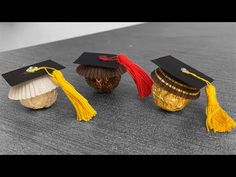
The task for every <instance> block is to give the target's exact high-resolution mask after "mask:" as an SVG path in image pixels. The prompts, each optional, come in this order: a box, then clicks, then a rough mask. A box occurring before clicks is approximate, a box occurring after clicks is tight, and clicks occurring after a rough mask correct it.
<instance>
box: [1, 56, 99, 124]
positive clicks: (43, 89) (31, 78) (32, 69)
mask: <svg viewBox="0 0 236 177" xmlns="http://www.w3.org/2000/svg"><path fill="white" fill-rule="evenodd" d="M64 68H65V67H64V66H62V65H60V64H59V63H56V62H54V61H52V60H46V61H42V62H39V63H35V64H32V65H29V66H25V67H22V68H19V69H16V70H14V71H10V72H8V73H5V74H2V76H3V78H4V79H5V80H6V81H7V83H8V84H9V85H10V90H9V94H8V97H9V99H12V100H19V101H20V103H21V104H22V105H23V106H25V107H28V108H32V109H42V108H48V107H50V106H51V105H52V104H53V103H54V102H55V101H56V99H57V91H56V88H57V87H58V86H59V87H61V88H62V89H63V91H64V92H65V94H66V96H67V97H68V98H69V100H70V101H71V102H72V104H73V106H74V108H75V109H76V112H77V118H78V120H85V121H87V120H90V119H91V117H93V116H95V115H96V111H95V110H94V109H93V108H92V107H91V106H90V105H89V103H88V101H87V100H86V99H85V98H84V97H83V96H82V95H80V94H79V93H78V92H77V91H76V90H75V89H74V87H73V86H72V85H71V84H70V83H69V82H68V81H66V80H65V78H64V77H63V74H62V73H61V72H60V71H59V70H61V69H64Z"/></svg>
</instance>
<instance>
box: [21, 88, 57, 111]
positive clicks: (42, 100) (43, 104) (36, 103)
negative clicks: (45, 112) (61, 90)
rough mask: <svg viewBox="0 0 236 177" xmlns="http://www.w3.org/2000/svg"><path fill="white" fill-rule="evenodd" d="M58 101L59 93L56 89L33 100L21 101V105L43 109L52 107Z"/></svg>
mask: <svg viewBox="0 0 236 177" xmlns="http://www.w3.org/2000/svg"><path fill="white" fill-rule="evenodd" d="M56 100H57V91H56V89H54V90H52V91H50V92H47V93H44V94H42V95H39V96H36V97H33V98H29V99H24V100H20V103H21V104H22V105H23V106H24V107H27V108H31V109H43V108H49V107H50V106H52V105H53V103H55V101H56Z"/></svg>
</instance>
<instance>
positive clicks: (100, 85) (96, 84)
mask: <svg viewBox="0 0 236 177" xmlns="http://www.w3.org/2000/svg"><path fill="white" fill-rule="evenodd" d="M85 79H86V82H87V83H88V85H89V86H91V87H92V88H94V89H96V90H97V91H98V92H99V93H109V92H111V91H112V90H114V89H115V88H116V87H117V86H118V85H119V82H120V79H121V76H115V77H111V78H102V79H95V78H93V79H90V78H85Z"/></svg>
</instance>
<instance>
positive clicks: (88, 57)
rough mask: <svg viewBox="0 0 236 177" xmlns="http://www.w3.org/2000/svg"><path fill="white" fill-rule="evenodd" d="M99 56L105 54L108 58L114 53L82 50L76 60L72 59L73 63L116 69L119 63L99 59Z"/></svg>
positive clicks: (113, 55)
mask: <svg viewBox="0 0 236 177" xmlns="http://www.w3.org/2000/svg"><path fill="white" fill-rule="evenodd" d="M100 56H106V57H109V58H110V57H115V56H116V55H115V54H105V53H91V52H84V53H83V54H82V55H81V56H80V57H79V58H78V59H77V60H75V61H74V63H76V64H81V65H86V66H95V67H104V68H112V69H116V68H117V67H118V65H119V64H118V63H117V62H116V61H102V60H100V59H99V57H100Z"/></svg>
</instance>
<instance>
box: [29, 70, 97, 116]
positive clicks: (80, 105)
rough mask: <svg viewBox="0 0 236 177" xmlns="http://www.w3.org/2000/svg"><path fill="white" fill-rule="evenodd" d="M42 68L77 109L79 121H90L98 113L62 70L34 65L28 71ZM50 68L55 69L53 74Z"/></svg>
mask: <svg viewBox="0 0 236 177" xmlns="http://www.w3.org/2000/svg"><path fill="white" fill-rule="evenodd" d="M42 69H44V70H45V71H46V72H47V74H48V75H49V76H51V77H52V79H53V81H54V82H55V84H57V85H58V86H60V87H61V88H62V90H63V91H64V93H65V94H66V96H67V97H68V99H69V100H70V102H71V103H72V105H73V106H74V108H75V110H76V113H77V120H78V121H81V120H83V121H89V120H90V119H91V118H92V117H94V116H95V115H96V114H97V112H96V111H95V110H94V109H93V107H92V106H91V105H90V104H89V103H88V101H87V100H86V99H85V98H84V97H83V96H82V95H81V94H79V93H78V92H77V91H76V90H75V88H74V87H73V86H72V85H71V84H70V83H69V82H68V81H67V80H65V78H64V76H63V74H62V72H61V71H59V70H56V69H55V68H51V67H33V68H29V69H28V70H27V72H36V71H39V70H42ZM48 69H50V70H53V72H52V74H51V73H49V71H48Z"/></svg>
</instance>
